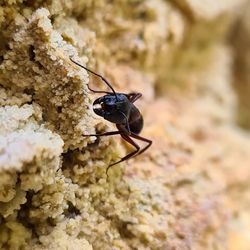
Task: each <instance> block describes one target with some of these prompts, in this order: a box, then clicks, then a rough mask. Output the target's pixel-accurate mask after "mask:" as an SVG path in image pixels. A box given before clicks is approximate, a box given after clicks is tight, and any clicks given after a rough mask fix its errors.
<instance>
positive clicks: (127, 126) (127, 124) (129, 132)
mask: <svg viewBox="0 0 250 250" xmlns="http://www.w3.org/2000/svg"><path fill="white" fill-rule="evenodd" d="M119 112H120V114H122V115H123V116H124V117H125V120H126V129H127V131H126V132H127V133H128V134H131V131H130V126H129V122H128V117H127V116H126V115H125V114H124V113H123V112H122V111H119Z"/></svg>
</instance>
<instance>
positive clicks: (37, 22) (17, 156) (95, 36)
mask: <svg viewBox="0 0 250 250" xmlns="http://www.w3.org/2000/svg"><path fill="white" fill-rule="evenodd" d="M183 4H184V5H185V8H188V11H189V12H192V15H193V16H195V17H198V18H197V19H196V18H194V19H193V22H190V19H188V18H187V13H186V12H185V11H184V7H183V6H184V5H181V3H180V1H178V3H177V1H173V2H168V1H163V0H157V1H155V0H154V1H144V0H140V1H115V2H110V1H104V0H98V1H91V0H90V1H74V0H71V1H64V0H52V1H12V0H6V1H4V2H3V4H2V5H1V8H0V25H1V28H2V29H1V32H0V48H1V50H0V53H1V54H0V55H1V61H0V105H1V107H0V184H1V185H0V248H1V249H65V250H66V249H87V250H88V249H89V250H91V249H97V250H98V249H102V250H106V249H107V250H109V249H111V248H112V249H117V250H118V249H139V250H144V249H145V250H146V249H152V250H159V249H162V250H163V249H164V250H165V249H176V250H185V249H187V250H188V249H197V250H199V249H220V250H223V249H232V250H234V249H239V250H245V249H246V250H247V249H248V248H247V247H248V245H247V244H245V243H244V241H247V232H248V229H249V223H248V218H249V212H248V211H249V206H248V204H249V185H248V180H249V177H250V176H249V171H248V170H249V163H250V158H249V147H250V142H249V134H248V133H246V132H243V131H241V130H240V129H239V128H236V126H235V124H234V120H235V116H234V111H235V96H234V92H233V90H232V88H231V86H230V84H229V83H230V82H231V73H232V70H231V65H232V54H231V51H230V49H228V48H226V47H225V46H221V44H220V42H221V39H222V38H223V37H224V34H225V31H226V30H227V29H228V27H229V23H228V22H227V18H226V19H224V18H221V19H220V20H218V19H214V18H215V17H216V16H218V15H220V14H221V15H223V14H224V13H225V12H227V11H228V10H229V9H230V8H231V7H232V6H234V5H235V4H236V1H230V3H227V4H226V1H221V3H220V4H215V2H211V3H210V4H208V5H209V6H207V7H208V8H207V10H205V8H204V6H205V5H202V4H201V2H199V3H198V2H197V1H183ZM203 4H204V3H203ZM238 4H240V2H238ZM235 6H236V5H235ZM206 11H207V12H206ZM208 19H211V21H210V22H207V21H204V20H208ZM199 20H203V21H201V22H200V21H199ZM208 27H209V28H210V29H208ZM211 28H212V29H213V31H214V32H211ZM71 56H73V57H74V59H75V60H77V61H78V62H80V63H82V64H83V65H85V64H87V65H88V67H91V68H93V69H96V70H97V71H98V72H100V73H102V74H104V75H105V76H106V77H107V78H108V79H109V80H110V81H111V82H112V83H114V87H115V88H116V89H117V90H118V91H126V92H127V91H128V92H129V91H139V92H142V93H143V98H142V99H141V100H140V101H138V102H137V103H136V104H137V105H138V107H139V108H140V110H141V111H142V113H143V115H144V118H145V128H144V130H143V133H142V134H143V136H145V137H147V138H150V139H152V140H153V142H154V143H153V146H152V147H151V148H150V150H148V151H147V152H145V153H144V154H142V155H141V156H138V157H137V158H135V159H131V160H130V161H128V162H126V163H124V164H120V165H117V166H114V167H112V168H111V169H110V171H109V172H108V175H107V174H106V168H107V167H108V165H109V164H110V163H111V162H114V161H116V160H118V159H119V158H120V157H121V156H123V155H125V154H126V152H127V151H130V150H131V148H130V147H129V146H128V145H127V144H126V143H121V141H122V140H121V139H120V138H119V136H117V137H116V136H114V137H102V138H98V139H97V138H96V137H90V138H89V137H85V136H84V134H90V133H91V134H92V133H95V132H97V133H99V132H103V131H108V130H113V129H114V126H112V125H111V124H109V123H106V122H105V121H104V120H103V119H99V118H97V117H96V116H95V115H94V114H93V112H92V107H91V103H92V101H93V99H94V98H96V95H92V93H91V92H89V91H88V88H87V84H91V85H93V88H101V89H104V88H105V87H104V86H103V85H102V84H101V82H99V79H97V78H92V77H91V80H90V81H89V79H88V76H87V73H86V71H84V70H82V69H80V68H79V67H77V66H76V65H74V64H73V63H72V62H71V61H70V60H69V57H71ZM180 86H181V87H182V88H181V90H180V88H178V87H180ZM158 94H160V95H161V97H159V95H158ZM139 143H140V142H139ZM140 145H141V143H140ZM142 145H143V143H142ZM125 166H126V168H125ZM235 200H239V202H237V203H236V202H235ZM242 225H243V226H242Z"/></svg>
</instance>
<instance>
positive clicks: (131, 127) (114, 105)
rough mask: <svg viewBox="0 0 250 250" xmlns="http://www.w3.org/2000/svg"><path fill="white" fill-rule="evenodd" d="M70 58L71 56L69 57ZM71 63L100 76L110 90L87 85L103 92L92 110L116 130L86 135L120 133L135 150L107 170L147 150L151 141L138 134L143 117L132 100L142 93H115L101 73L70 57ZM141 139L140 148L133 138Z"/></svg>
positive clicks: (141, 126)
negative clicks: (143, 145) (110, 123)
mask: <svg viewBox="0 0 250 250" xmlns="http://www.w3.org/2000/svg"><path fill="white" fill-rule="evenodd" d="M70 59H71V58H70ZM71 61H72V62H73V63H75V64H76V65H78V66H79V67H82V68H84V69H85V70H87V71H89V72H91V73H92V74H94V75H96V76H98V77H100V78H101V79H102V81H103V82H105V83H106V84H107V86H108V87H109V88H110V89H111V90H112V92H107V91H99V90H93V89H91V88H90V87H89V86H88V88H89V90H90V91H92V92H94V93H102V94H105V95H104V96H102V97H99V98H97V99H96V100H95V101H94V103H93V109H94V112H95V113H96V114H97V115H99V116H101V117H103V118H104V119H105V120H107V121H110V122H112V123H115V124H116V127H117V129H118V130H117V131H111V132H106V133H103V134H93V135H86V136H109V135H117V134H119V135H121V137H122V138H123V139H124V140H126V141H127V142H128V143H130V144H131V145H133V146H134V148H135V150H134V151H133V152H131V153H129V154H127V155H126V156H124V157H122V158H121V159H120V160H119V161H117V162H114V163H112V164H111V165H109V166H108V168H107V170H106V171H108V170H109V168H110V167H111V166H114V165H116V164H118V163H120V162H123V161H125V160H128V159H129V158H131V157H134V156H137V155H139V154H141V153H143V152H144V151H145V150H147V149H148V148H149V147H150V146H151V144H152V141H151V140H149V139H147V138H144V137H142V136H139V133H140V132H141V130H142V128H143V117H142V115H141V113H140V111H139V110H138V109H137V107H136V106H135V105H134V102H135V101H136V100H137V99H139V98H140V97H141V96H142V94H140V93H130V94H125V93H117V92H115V90H114V89H113V87H112V86H111V84H110V83H109V82H108V81H107V80H106V79H105V78H104V77H102V76H101V75H99V74H97V73H95V72H93V71H92V70H90V69H88V68H86V67H84V66H82V65H81V64H79V63H77V62H75V61H74V60H73V59H71ZM132 138H133V139H137V140H141V141H144V142H146V143H147V145H146V146H145V147H144V148H142V149H141V148H140V146H139V145H138V144H137V143H136V142H135V141H134V140H133V139H132Z"/></svg>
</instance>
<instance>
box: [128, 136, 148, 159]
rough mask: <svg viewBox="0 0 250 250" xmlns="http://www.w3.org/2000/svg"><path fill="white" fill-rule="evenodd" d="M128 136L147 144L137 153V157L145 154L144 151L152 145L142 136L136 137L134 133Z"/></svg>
mask: <svg viewBox="0 0 250 250" xmlns="http://www.w3.org/2000/svg"><path fill="white" fill-rule="evenodd" d="M130 136H131V137H133V138H135V139H137V140H140V141H144V142H147V143H148V145H147V146H145V147H144V148H143V149H142V150H141V151H140V152H138V154H137V155H140V154H142V153H143V152H145V151H146V150H147V149H148V148H149V147H150V146H151V145H152V141H151V140H149V139H147V138H144V137H142V136H139V135H137V134H135V133H131V135H130ZM137 155H136V156H137Z"/></svg>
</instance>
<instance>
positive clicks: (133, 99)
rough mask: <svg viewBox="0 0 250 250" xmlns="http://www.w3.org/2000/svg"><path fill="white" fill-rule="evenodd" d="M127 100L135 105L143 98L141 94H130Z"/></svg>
mask: <svg viewBox="0 0 250 250" xmlns="http://www.w3.org/2000/svg"><path fill="white" fill-rule="evenodd" d="M126 96H127V98H128V99H129V101H130V102H132V103H134V102H135V101H136V100H138V99H139V98H140V97H142V94H141V93H130V94H126Z"/></svg>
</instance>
